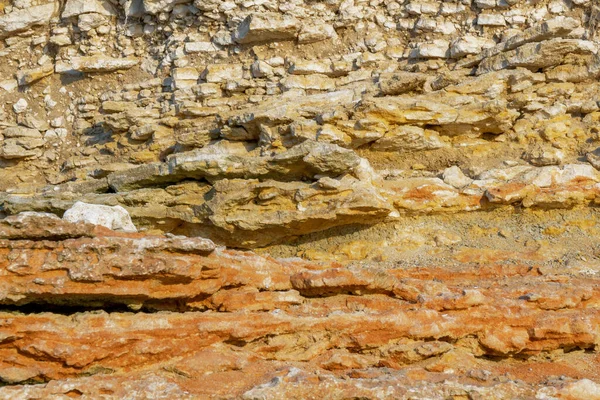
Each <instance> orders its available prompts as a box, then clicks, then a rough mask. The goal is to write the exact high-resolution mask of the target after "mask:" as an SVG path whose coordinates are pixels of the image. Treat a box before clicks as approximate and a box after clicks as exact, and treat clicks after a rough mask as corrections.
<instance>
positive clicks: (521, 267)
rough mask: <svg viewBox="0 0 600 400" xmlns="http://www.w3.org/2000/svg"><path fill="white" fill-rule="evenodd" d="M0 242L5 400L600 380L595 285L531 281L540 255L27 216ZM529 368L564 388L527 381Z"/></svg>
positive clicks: (500, 387) (568, 278) (482, 387)
mask: <svg viewBox="0 0 600 400" xmlns="http://www.w3.org/2000/svg"><path fill="white" fill-rule="evenodd" d="M43 223H45V224H43ZM41 226H45V228H40V227H41ZM0 236H2V237H4V238H5V239H2V240H1V241H0V268H1V271H2V272H1V274H0V304H2V307H4V309H5V310H9V309H13V310H15V311H16V310H23V311H26V313H21V312H15V311H12V312H11V311H3V312H1V313H0V321H1V324H0V338H2V340H1V341H0V354H1V355H2V357H0V359H1V361H0V365H1V366H0V379H2V381H3V382H5V383H8V384H11V385H14V386H7V387H4V388H0V395H1V396H4V397H10V396H17V397H18V396H25V397H26V398H28V397H27V396H34V397H36V396H37V397H47V396H53V395H68V394H69V393H79V394H80V395H84V396H89V397H95V396H100V395H101V394H106V395H110V396H112V397H115V398H116V397H119V396H122V395H123V393H128V391H129V390H133V389H132V388H133V387H134V386H136V385H139V387H140V388H141V389H140V390H141V392H139V393H138V395H136V396H134V397H135V398H143V397H154V396H158V395H159V393H163V394H162V395H164V396H177V397H180V396H183V398H198V397H202V396H207V395H209V394H210V395H213V396H225V397H229V398H238V397H241V398H256V396H258V397H259V398H262V397H264V396H267V397H269V398H271V397H273V398H289V397H294V398H301V397H305V396H309V395H310V396H312V395H313V393H316V391H317V390H318V387H319V385H322V384H323V382H327V384H328V385H329V386H331V390H332V391H331V392H328V393H327V395H326V396H325V398H339V397H340V396H341V397H344V394H343V393H350V392H351V391H358V393H363V395H364V396H367V397H375V396H378V393H380V390H381V386H380V384H377V383H376V382H377V380H379V379H383V380H384V381H385V380H390V382H394V383H393V384H392V383H390V384H391V385H392V386H391V387H390V388H388V389H386V392H385V395H384V397H386V398H408V397H410V393H411V392H412V391H415V390H417V391H422V392H421V393H423V395H422V396H425V393H431V395H432V396H434V397H436V396H440V398H442V397H444V396H446V393H447V391H448V390H451V391H459V393H465V395H470V396H473V395H477V394H481V395H485V394H486V393H488V394H489V393H495V394H494V395H491V394H490V396H492V397H490V398H510V397H514V396H517V397H519V396H536V395H541V394H542V393H555V392H560V391H565V390H567V391H568V390H569V389H568V388H569V387H570V386H569V385H577V384H579V385H584V386H585V381H584V383H581V382H582V381H579V382H578V381H577V379H583V378H594V374H595V373H596V372H597V368H599V367H600V359H599V358H598V356H597V355H596V354H595V353H594V350H595V348H596V346H597V345H598V341H599V340H600V311H599V310H598V308H599V307H600V303H599V302H598V299H599V298H600V296H599V292H598V291H599V282H600V281H598V279H596V278H595V277H593V276H590V275H589V272H588V273H587V274H586V273H583V272H581V273H574V272H573V271H572V272H571V273H569V274H567V273H566V272H564V271H560V270H558V269H557V270H551V269H548V268H544V267H542V266H541V265H542V264H543V261H544V260H543V257H541V254H538V253H536V254H534V253H530V254H528V255H526V256H525V257H523V255H519V254H517V253H505V254H499V253H498V254H496V255H492V256H491V257H490V256H489V255H487V256H486V253H485V251H483V250H472V251H470V252H463V255H462V256H458V257H457V259H458V260H462V262H459V263H458V264H455V265H453V266H447V267H444V266H437V267H436V266H429V267H418V266H417V267H408V268H407V267H394V266H391V265H386V264H385V263H382V262H369V263H366V264H364V265H354V266H353V265H346V266H343V265H342V264H338V263H330V262H326V263H315V262H307V261H303V260H301V259H273V258H270V257H265V256H259V255H255V254H252V253H244V252H239V251H232V250H225V249H223V248H216V247H215V246H214V245H213V244H212V243H211V242H210V241H208V240H206V239H200V238H185V237H160V236H155V237H153V236H145V235H141V234H137V233H117V232H113V231H110V230H108V229H106V228H103V227H94V226H93V225H81V224H72V223H68V222H63V221H61V220H57V219H55V218H52V217H49V216H46V215H39V214H34V213H30V214H25V215H19V216H18V217H10V218H7V219H5V221H4V222H3V223H2V225H0ZM33 237H36V238H37V240H32V238H33ZM481 256H483V257H484V258H486V259H487V261H485V262H483V263H481V262H479V263H477V262H472V261H470V260H475V259H477V258H478V257H481ZM519 258H523V260H525V259H529V260H537V261H536V262H537V263H538V264H539V265H540V266H539V267H534V266H532V265H528V264H530V263H528V262H526V261H525V262H523V263H518V262H516V260H518V259H519ZM498 277H501V278H500V279H499V278H498ZM127 309H129V311H127ZM56 310H63V313H62V314H57V313H55V311H56ZM85 310H98V311H87V312H84V311H85ZM107 311H112V312H107ZM64 313H67V314H70V315H64ZM573 357H576V358H577V359H578V360H579V361H580V362H581V364H578V365H576V366H570V367H568V368H571V369H570V370H568V368H567V366H568V365H569V363H570V361H569V360H571V359H573ZM509 359H514V360H515V361H514V362H515V363H516V364H511V363H503V362H501V361H498V360H509ZM517 360H519V361H517ZM547 360H554V361H553V362H552V363H549V361H547ZM544 368H551V369H552V368H554V369H555V370H556V371H564V372H565V373H566V375H567V376H569V378H568V379H566V380H565V379H564V378H563V379H562V380H557V381H552V380H550V381H549V380H548V378H549V377H547V376H535V374H532V373H530V372H527V371H532V370H533V369H536V370H543V369H544ZM561 368H563V369H562V370H561ZM568 371H571V372H568ZM207 374H213V375H211V377H210V378H208V376H207ZM569 374H570V375H569ZM89 375H92V376H93V378H90V377H87V378H86V377H84V376H89ZM234 377H235V379H234ZM417 378H418V380H420V381H422V382H420V383H416V382H415V381H414V380H415V379H417ZM215 379H217V380H220V379H223V380H224V381H227V382H229V383H228V384H225V385H223V384H221V385H220V386H219V387H217V386H215V383H216V382H217V381H215ZM211 380H212V383H209V381H211ZM365 380H366V381H365ZM442 381H444V382H445V383H444V384H441V382H442ZM24 382H26V383H28V384H34V385H33V386H28V385H25V386H19V384H22V383H24ZM41 382H49V383H46V384H38V383H41ZM149 382H154V383H152V384H150V383H149ZM369 382H370V383H369ZM590 385H592V386H591V387H592V388H594V387H596V386H593V385H594V384H593V383H592V382H591V381H590ZM588 386H589V385H588ZM142 387H143V388H142ZM451 388H452V389H451ZM588 389H589V388H588ZM494 396H495V397H494ZM423 398H424V397H423Z"/></svg>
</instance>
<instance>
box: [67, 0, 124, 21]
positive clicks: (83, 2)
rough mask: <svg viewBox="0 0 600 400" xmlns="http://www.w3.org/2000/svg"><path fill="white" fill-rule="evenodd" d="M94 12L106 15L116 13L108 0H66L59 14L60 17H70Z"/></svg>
mask: <svg viewBox="0 0 600 400" xmlns="http://www.w3.org/2000/svg"><path fill="white" fill-rule="evenodd" d="M87 13H96V14H101V15H106V16H111V15H116V12H115V10H114V8H113V7H112V6H111V5H110V3H109V2H108V1H100V0H67V3H66V4H65V8H64V10H63V12H62V14H61V17H62V18H70V17H74V16H76V15H81V14H87Z"/></svg>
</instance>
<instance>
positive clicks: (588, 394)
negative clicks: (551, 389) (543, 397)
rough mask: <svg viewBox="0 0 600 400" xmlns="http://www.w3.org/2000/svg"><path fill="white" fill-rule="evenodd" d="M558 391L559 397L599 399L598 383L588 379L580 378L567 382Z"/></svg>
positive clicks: (584, 399)
mask: <svg viewBox="0 0 600 400" xmlns="http://www.w3.org/2000/svg"><path fill="white" fill-rule="evenodd" d="M559 393H560V397H561V398H569V399H573V400H600V385H599V384H597V383H595V382H593V381H591V380H589V379H581V380H579V381H577V382H573V383H569V384H568V385H566V386H565V387H564V388H562V389H561V390H560V392H559Z"/></svg>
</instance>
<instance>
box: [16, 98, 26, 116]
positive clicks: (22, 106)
mask: <svg viewBox="0 0 600 400" xmlns="http://www.w3.org/2000/svg"><path fill="white" fill-rule="evenodd" d="M28 106H29V104H28V103H27V100H25V99H19V101H17V102H16V103H15V104H13V110H15V112H16V113H17V114H21V113H24V112H25V110H27V107H28Z"/></svg>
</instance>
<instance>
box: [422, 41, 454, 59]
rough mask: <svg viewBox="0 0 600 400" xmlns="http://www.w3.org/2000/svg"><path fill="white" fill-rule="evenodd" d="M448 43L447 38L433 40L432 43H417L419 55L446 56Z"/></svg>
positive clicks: (428, 56)
mask: <svg viewBox="0 0 600 400" xmlns="http://www.w3.org/2000/svg"><path fill="white" fill-rule="evenodd" d="M449 47H450V43H449V42H448V41H447V40H441V39H439V40H434V41H433V42H432V43H423V44H421V45H419V57H421V58H446V57H447V56H448V48H449Z"/></svg>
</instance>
